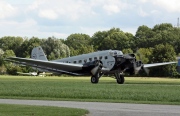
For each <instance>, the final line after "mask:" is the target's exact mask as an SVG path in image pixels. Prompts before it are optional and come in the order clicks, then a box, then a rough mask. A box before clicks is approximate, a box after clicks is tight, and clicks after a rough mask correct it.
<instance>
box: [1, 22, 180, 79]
mask: <svg viewBox="0 0 180 116" xmlns="http://www.w3.org/2000/svg"><path fill="white" fill-rule="evenodd" d="M39 45H40V46H42V48H43V50H44V52H45V54H46V55H47V58H48V59H49V60H53V59H58V58H64V57H69V56H75V55H79V54H85V53H90V52H94V51H98V50H108V49H112V50H114V49H116V50H122V51H123V53H124V54H128V53H135V54H136V58H137V59H139V60H142V61H143V63H145V64H146V63H157V62H169V61H176V57H177V56H178V55H179V54H180V28H177V27H173V26H172V24H170V23H163V24H157V25H155V26H154V27H153V28H149V27H148V26H146V25H142V26H139V27H138V29H137V31H136V34H135V35H133V34H131V33H127V32H123V31H122V30H120V29H119V28H111V29H109V30H106V31H98V32H95V33H94V34H93V35H92V36H89V35H87V34H82V33H75V34H71V35H69V36H68V37H67V38H65V39H63V38H55V37H48V38H38V37H32V38H22V37H14V36H5V37H2V38H0V72H1V73H9V74H16V73H15V72H17V71H22V72H29V71H30V70H32V69H31V68H30V67H19V66H17V65H14V64H12V63H8V62H4V59H5V58H7V57H9V56H17V57H25V58H29V57H30V54H31V50H32V49H33V48H34V47H36V46H39ZM142 75H143V76H145V75H144V73H143V72H142V73H141V74H140V76H142ZM149 76H171V77H179V74H178V73H177V71H176V65H167V66H163V67H156V68H152V69H150V74H149Z"/></svg>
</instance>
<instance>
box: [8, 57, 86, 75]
mask: <svg viewBox="0 0 180 116" xmlns="http://www.w3.org/2000/svg"><path fill="white" fill-rule="evenodd" d="M6 60H7V61H11V62H15V63H17V64H22V65H27V66H31V67H35V68H40V69H43V70H47V71H49V72H54V73H60V74H61V73H65V74H70V75H82V74H79V73H74V72H77V71H79V70H82V67H83V65H82V64H72V63H62V62H54V61H45V60H37V59H30V58H20V57H9V58H7V59H6Z"/></svg>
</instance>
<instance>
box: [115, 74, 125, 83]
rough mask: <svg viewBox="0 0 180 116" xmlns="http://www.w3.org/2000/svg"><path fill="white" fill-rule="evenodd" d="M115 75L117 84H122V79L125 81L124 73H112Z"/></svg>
mask: <svg viewBox="0 0 180 116" xmlns="http://www.w3.org/2000/svg"><path fill="white" fill-rule="evenodd" d="M114 75H115V78H116V82H117V83H118V84H123V83H124V81H125V79H124V75H122V74H120V73H118V72H117V73H115V74H114Z"/></svg>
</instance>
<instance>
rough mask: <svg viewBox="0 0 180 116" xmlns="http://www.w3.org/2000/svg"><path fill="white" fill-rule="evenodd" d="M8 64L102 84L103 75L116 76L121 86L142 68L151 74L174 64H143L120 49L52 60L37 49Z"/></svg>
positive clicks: (132, 55) (10, 59)
mask: <svg viewBox="0 0 180 116" xmlns="http://www.w3.org/2000/svg"><path fill="white" fill-rule="evenodd" d="M6 60H7V61H11V62H15V63H18V64H22V65H28V66H31V67H33V68H36V69H37V70H38V71H39V72H52V73H58V74H69V75H77V76H79V75H91V83H98V82H99V78H100V77H101V76H103V75H109V74H114V76H115V79H116V80H117V83H118V84H123V83H124V81H125V80H124V73H128V74H130V75H134V74H138V72H139V71H140V70H141V69H144V70H145V71H146V72H147V73H148V69H147V68H149V67H155V66H161V65H167V64H173V63H176V62H164V63H154V64H143V63H142V62H141V61H137V60H136V57H135V55H134V54H125V55H124V54H123V53H122V52H121V51H119V50H104V51H97V52H93V53H88V54H82V55H78V56H73V57H68V58H63V59H57V60H52V61H48V60H47V58H46V55H45V53H44V52H43V49H42V48H41V47H40V46H38V47H35V48H33V50H32V52H31V58H20V57H9V58H7V59H6Z"/></svg>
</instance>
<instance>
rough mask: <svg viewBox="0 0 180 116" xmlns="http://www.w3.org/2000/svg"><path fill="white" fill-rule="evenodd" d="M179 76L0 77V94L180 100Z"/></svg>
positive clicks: (70, 97)
mask: <svg viewBox="0 0 180 116" xmlns="http://www.w3.org/2000/svg"><path fill="white" fill-rule="evenodd" d="M179 96H180V80H179V79H168V78H129V77H127V78H126V82H125V84H123V85H119V84H117V83H116V82H115V80H114V79H111V78H101V79H100V82H99V83H98V84H91V83H90V78H89V77H79V78H78V77H44V78H43V77H22V76H21V77H15V76H13V77H9V76H5V77H0V98H23V99H48V100H77V101H103V102H129V103H158V104H180V97H179Z"/></svg>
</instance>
